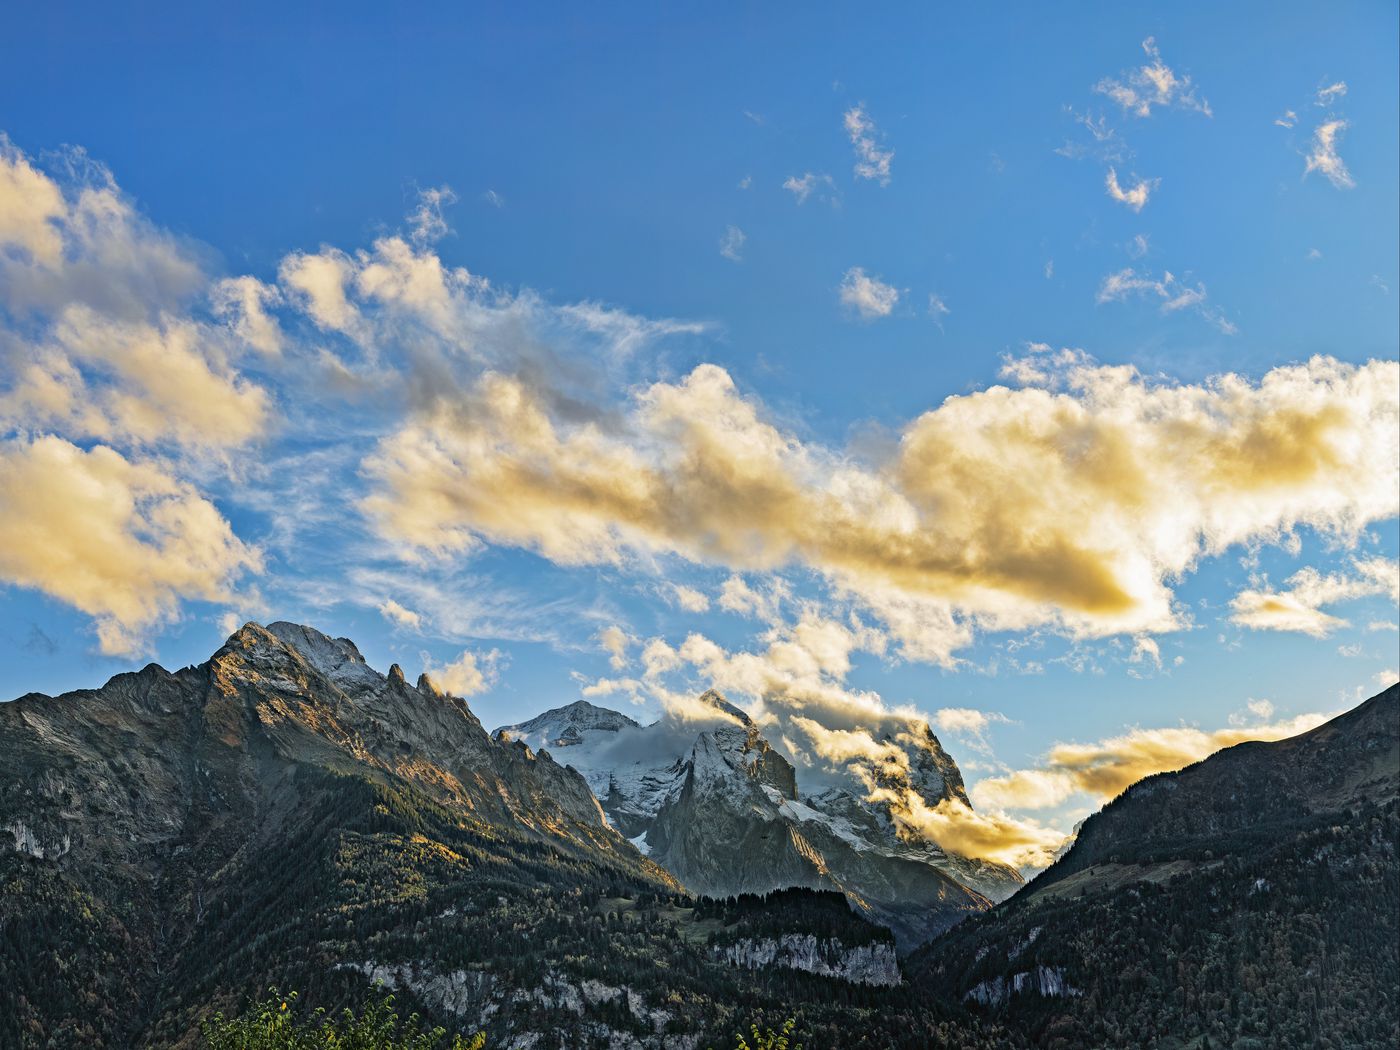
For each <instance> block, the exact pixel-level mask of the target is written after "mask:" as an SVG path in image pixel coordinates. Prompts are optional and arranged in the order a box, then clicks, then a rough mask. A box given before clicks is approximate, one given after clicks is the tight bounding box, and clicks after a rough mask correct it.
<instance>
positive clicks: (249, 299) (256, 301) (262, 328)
mask: <svg viewBox="0 0 1400 1050" xmlns="http://www.w3.org/2000/svg"><path fill="white" fill-rule="evenodd" d="M211 295H212V298H213V301H214V312H215V313H216V314H218V315H219V316H221V317H223V318H225V319H226V320H227V321H228V323H229V325H230V327H231V328H232V329H233V331H234V333H235V334H236V335H237V336H238V338H239V339H241V340H243V342H245V343H247V344H248V345H249V346H251V347H252V348H253V349H254V350H257V351H259V352H261V353H264V354H268V355H270V356H276V355H278V354H280V353H281V352H282V331H281V329H280V328H279V327H278V325H277V319H276V318H275V317H272V316H271V315H270V314H269V313H268V312H267V308H268V307H269V306H273V305H275V304H276V303H278V302H279V301H280V300H281V294H280V293H279V292H278V291H277V289H276V288H274V287H273V286H271V285H267V284H263V283H262V281H259V280H258V279H257V278H256V277H226V278H224V279H223V280H221V281H218V282H216V283H215V284H214V287H213V290H212V292H211Z"/></svg>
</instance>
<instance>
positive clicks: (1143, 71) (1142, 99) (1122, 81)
mask: <svg viewBox="0 0 1400 1050" xmlns="http://www.w3.org/2000/svg"><path fill="white" fill-rule="evenodd" d="M1142 50H1143V52H1144V53H1145V54H1146V55H1147V57H1148V59H1149V60H1150V61H1149V62H1147V63H1145V64H1144V65H1141V66H1138V67H1137V68H1136V69H1133V70H1130V71H1128V72H1126V73H1122V74H1119V76H1117V77H1105V78H1104V79H1103V80H1100V81H1099V82H1098V83H1097V84H1095V85H1094V90H1095V91H1097V92H1099V93H1100V94H1102V95H1106V96H1108V97H1109V98H1110V99H1112V100H1113V101H1114V102H1116V103H1118V105H1119V106H1120V107H1122V109H1123V112H1124V113H1127V114H1130V115H1131V116H1134V117H1150V116H1151V115H1152V111H1153V109H1154V108H1161V109H1185V110H1190V111H1192V112H1195V113H1201V114H1204V115H1205V116H1207V117H1209V116H1211V115H1212V113H1211V109H1210V103H1208V102H1207V101H1206V100H1205V97H1204V96H1202V95H1201V94H1200V93H1199V91H1198V89H1197V87H1196V85H1195V84H1194V83H1193V82H1192V80H1191V78H1190V77H1189V76H1180V75H1178V74H1177V73H1175V72H1174V71H1173V70H1172V69H1171V67H1169V66H1168V65H1167V64H1166V63H1165V62H1163V61H1162V52H1161V50H1160V49H1159V48H1158V47H1157V41H1156V40H1155V39H1154V38H1153V37H1148V38H1147V39H1146V40H1144V41H1143V42H1142Z"/></svg>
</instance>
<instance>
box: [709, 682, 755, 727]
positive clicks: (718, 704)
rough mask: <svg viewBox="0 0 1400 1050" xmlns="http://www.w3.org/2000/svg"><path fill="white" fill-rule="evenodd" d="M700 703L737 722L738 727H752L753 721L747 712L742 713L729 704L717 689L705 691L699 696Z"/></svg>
mask: <svg viewBox="0 0 1400 1050" xmlns="http://www.w3.org/2000/svg"><path fill="white" fill-rule="evenodd" d="M700 703H702V704H704V705H705V706H706V707H712V708H714V709H715V710H716V711H720V712H722V713H723V714H726V715H728V716H729V717H730V718H732V719H734V720H735V721H736V722H738V723H739V724H740V725H742V726H744V727H746V728H752V727H753V724H754V721H753V719H752V718H750V717H749V715H748V712H747V711H743V710H741V709H740V708H737V707H735V706H734V705H733V704H731V703H730V702H729V700H728V699H727V698H726V697H725V695H724V694H723V693H721V692H720V691H719V690H718V689H706V690H705V691H704V692H703V693H701V694H700Z"/></svg>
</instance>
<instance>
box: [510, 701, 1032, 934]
mask: <svg viewBox="0 0 1400 1050" xmlns="http://www.w3.org/2000/svg"><path fill="white" fill-rule="evenodd" d="M705 712H713V714H714V717H713V718H705V717H704V714H705ZM687 716H688V717H687V719H681V718H678V717H673V716H667V717H665V718H663V719H662V720H660V721H658V722H655V723H653V724H651V725H648V726H641V725H638V724H637V723H636V722H635V721H634V720H633V719H630V718H628V717H627V716H626V715H623V714H621V713H619V712H616V711H609V710H607V709H606V708H600V707H596V706H594V705H592V704H588V703H585V702H583V701H579V702H577V703H573V704H569V705H568V706H566V707H560V708H555V709H553V710H550V711H545V712H544V713H542V714H540V715H537V716H536V717H534V718H532V719H530V720H529V721H526V722H521V723H519V724H517V725H512V726H502V727H501V728H500V729H497V730H496V732H495V734H494V735H495V736H496V738H497V739H498V740H507V739H511V740H523V741H526V742H528V743H530V744H531V745H532V746H536V747H540V746H546V745H548V746H550V747H552V748H553V751H552V752H551V753H552V754H553V755H554V757H555V759H556V760H557V761H559V762H561V763H564V764H566V765H568V766H571V767H572V768H574V769H576V770H578V771H579V772H580V773H581V774H582V775H583V777H584V778H585V779H586V780H587V782H588V784H589V786H590V787H591V788H592V789H593V792H594V794H595V795H596V796H597V798H598V800H599V802H600V803H601V804H602V807H603V810H604V812H605V813H606V814H607V815H608V818H609V820H610V821H611V822H612V824H613V826H614V827H616V828H618V830H620V831H621V832H622V834H623V835H625V836H627V838H628V839H629V840H630V841H631V842H632V843H633V844H634V845H635V846H637V848H638V849H640V850H641V851H642V852H644V853H646V854H647V855H648V856H649V857H650V858H651V859H652V860H654V861H656V862H657V863H658V864H660V865H661V866H662V867H664V868H665V869H666V870H667V871H669V872H671V873H672V874H673V875H675V876H676V878H678V879H679V880H680V881H681V882H682V883H683V884H685V886H686V887H688V888H689V889H690V890H692V891H693V892H696V893H702V894H707V895H710V896H716V897H726V896H734V895H737V894H741V893H767V892H769V891H772V890H775V889H782V888H785V887H809V888H812V889H836V890H840V891H841V892H842V893H844V894H845V895H846V897H847V898H848V899H849V900H850V901H851V903H852V904H853V905H854V906H855V907H856V908H857V909H859V910H860V911H861V912H862V913H863V914H865V915H867V916H868V917H870V918H871V919H873V920H874V921H876V922H879V923H881V924H883V925H886V926H888V927H889V928H890V929H892V930H894V932H895V934H896V936H897V937H898V938H899V940H900V943H901V944H902V945H903V946H905V947H912V946H913V945H916V944H918V943H920V942H922V941H925V940H927V939H928V938H929V937H930V936H932V935H933V934H935V933H937V932H938V931H940V930H942V929H945V928H947V927H948V926H949V925H951V924H952V923H954V922H957V921H958V920H959V919H961V918H963V917H964V916H966V915H969V914H975V913H977V912H980V911H984V910H985V909H987V908H988V907H990V906H991V904H992V903H994V902H995V901H998V900H1001V899H1003V898H1005V897H1007V896H1009V895H1010V894H1011V893H1013V892H1015V891H1016V890H1017V889H1019V888H1020V886H1021V883H1022V880H1021V877H1020V875H1019V874H1017V873H1016V872H1015V871H1014V870H1012V869H1010V868H1008V867H1005V866H1004V865H1000V864H994V863H991V862H988V861H982V860H975V859H973V858H968V857H962V856H958V855H956V854H951V853H949V852H947V851H945V850H943V849H942V848H940V847H939V846H938V845H937V844H936V843H933V842H930V841H927V840H924V839H920V838H915V837H912V836H910V835H909V834H908V833H907V831H902V830H901V829H900V828H899V827H898V826H897V824H896V823H895V821H894V820H893V818H892V816H891V814H890V813H889V811H888V808H887V807H886V806H885V805H883V804H881V803H872V802H868V801H866V798H865V796H866V792H865V791H863V790H861V789H860V787H859V786H858V785H856V784H855V783H854V782H849V783H845V784H835V785H833V784H828V785H826V786H824V787H823V788H822V789H821V790H819V791H816V792H813V793H810V794H808V793H803V792H802V791H801V790H800V785H799V783H798V777H797V773H796V770H795V769H794V768H793V766H792V764H791V763H790V762H789V761H788V760H787V759H786V758H785V757H784V756H783V755H782V754H781V753H780V752H779V751H777V750H776V749H774V748H773V746H772V745H771V744H770V743H769V742H768V740H767V739H765V738H764V736H763V734H762V732H761V730H760V729H759V727H758V726H757V725H756V724H755V722H754V721H753V719H752V718H751V717H750V716H749V714H748V713H747V712H745V711H744V710H742V709H741V708H739V707H737V706H735V705H734V704H732V703H731V702H730V701H729V700H728V699H726V698H725V697H724V696H723V695H722V694H721V693H719V692H717V691H715V690H709V691H707V692H705V693H704V694H702V695H701V696H700V697H699V702H698V703H697V704H696V705H695V706H694V708H693V710H690V711H688V712H687ZM915 743H916V745H917V747H916V748H915V751H916V753H915V754H914V755H913V756H912V759H911V762H910V768H909V772H908V778H909V781H910V783H909V784H908V785H903V786H905V787H908V788H909V789H911V790H914V791H917V792H918V793H919V794H920V795H922V797H923V799H924V801H925V802H926V804H928V805H929V806H936V805H937V804H938V803H939V802H941V801H943V800H944V799H948V798H956V799H958V800H960V801H962V802H966V801H967V795H966V793H965V792H964V790H963V783H962V775H961V773H960V772H959V771H958V767H957V764H956V763H955V762H954V761H953V760H952V758H951V757H950V756H949V755H948V754H947V752H946V751H944V750H943V748H942V745H940V744H939V742H938V738H937V737H935V736H934V735H933V734H932V732H930V731H929V730H928V729H927V727H925V728H924V732H923V735H922V738H920V739H917V740H916V741H915Z"/></svg>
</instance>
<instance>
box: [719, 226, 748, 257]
mask: <svg viewBox="0 0 1400 1050" xmlns="http://www.w3.org/2000/svg"><path fill="white" fill-rule="evenodd" d="M746 240H748V237H747V236H746V235H745V234H744V231H743V230H741V229H739V227H737V226H730V227H729V228H728V229H726V230H725V231H724V236H723V237H721V238H720V239H719V253H720V254H721V255H723V256H724V257H725V258H726V259H729V260H731V261H732V262H743V261H744V242H745V241H746Z"/></svg>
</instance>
